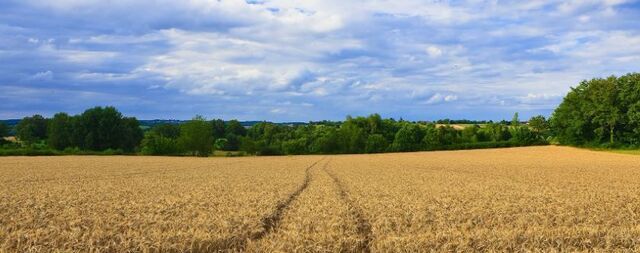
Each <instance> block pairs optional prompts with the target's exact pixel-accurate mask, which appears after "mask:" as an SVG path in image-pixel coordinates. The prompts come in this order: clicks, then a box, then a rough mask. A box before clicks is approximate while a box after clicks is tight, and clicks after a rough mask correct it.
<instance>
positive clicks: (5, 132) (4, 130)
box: [0, 122, 9, 144]
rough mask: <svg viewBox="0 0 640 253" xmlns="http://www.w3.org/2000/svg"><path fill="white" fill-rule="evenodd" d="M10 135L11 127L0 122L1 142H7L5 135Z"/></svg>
mask: <svg viewBox="0 0 640 253" xmlns="http://www.w3.org/2000/svg"><path fill="white" fill-rule="evenodd" d="M7 136H9V127H8V126H7V125H6V124H4V123H2V122H0V144H4V143H5V142H7V141H6V140H5V139H4V137H7Z"/></svg>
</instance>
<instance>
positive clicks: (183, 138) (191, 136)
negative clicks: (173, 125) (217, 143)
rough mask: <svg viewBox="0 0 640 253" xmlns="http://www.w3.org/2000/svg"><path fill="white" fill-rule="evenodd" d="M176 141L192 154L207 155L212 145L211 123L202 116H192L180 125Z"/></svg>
mask: <svg viewBox="0 0 640 253" xmlns="http://www.w3.org/2000/svg"><path fill="white" fill-rule="evenodd" d="M178 143H179V144H180V146H181V147H182V148H183V149H184V150H185V151H187V152H190V153H191V154H192V155H195V156H208V155H209V154H211V148H212V147H213V136H212V135H211V125H210V124H209V122H207V121H206V120H205V119H204V118H203V117H202V116H199V115H198V116H196V117H194V118H193V119H192V120H189V121H187V122H186V123H184V124H182V125H181V126H180V137H179V138H178Z"/></svg>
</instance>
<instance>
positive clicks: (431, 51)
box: [427, 46, 442, 58]
mask: <svg viewBox="0 0 640 253" xmlns="http://www.w3.org/2000/svg"><path fill="white" fill-rule="evenodd" d="M427 54H428V55H429V56H431V57H434V58H435V57H438V56H441V55H442V50H440V48H438V47H436V46H429V47H427Z"/></svg>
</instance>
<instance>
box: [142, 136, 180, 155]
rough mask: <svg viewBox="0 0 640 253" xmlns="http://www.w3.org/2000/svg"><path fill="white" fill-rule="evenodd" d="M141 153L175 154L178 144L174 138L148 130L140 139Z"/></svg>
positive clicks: (177, 150)
mask: <svg viewBox="0 0 640 253" xmlns="http://www.w3.org/2000/svg"><path fill="white" fill-rule="evenodd" d="M142 153H143V154H145V155H177V154H180V153H181V150H180V146H179V145H178V142H177V140H176V139H174V138H170V137H166V136H163V135H161V134H160V133H158V132H156V131H149V132H147V133H146V134H145V135H144V138H143V139H142Z"/></svg>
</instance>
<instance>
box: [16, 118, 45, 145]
mask: <svg viewBox="0 0 640 253" xmlns="http://www.w3.org/2000/svg"><path fill="white" fill-rule="evenodd" d="M16 136H17V137H18V139H20V141H23V142H25V143H26V144H31V143H35V142H37V141H40V140H44V139H46V138H47V119H45V118H44V117H42V116H41V115H38V114H36V115H33V116H32V117H24V118H23V119H22V120H20V123H18V125H17V126H16Z"/></svg>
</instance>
